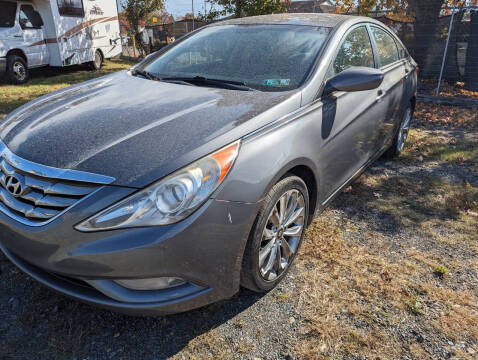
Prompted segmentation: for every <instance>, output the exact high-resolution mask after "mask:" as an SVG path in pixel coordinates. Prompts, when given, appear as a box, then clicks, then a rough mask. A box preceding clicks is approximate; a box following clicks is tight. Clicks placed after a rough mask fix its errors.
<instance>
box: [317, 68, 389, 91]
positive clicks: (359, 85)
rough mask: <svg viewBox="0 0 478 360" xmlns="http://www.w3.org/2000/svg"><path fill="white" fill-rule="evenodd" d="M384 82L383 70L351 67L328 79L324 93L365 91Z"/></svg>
mask: <svg viewBox="0 0 478 360" xmlns="http://www.w3.org/2000/svg"><path fill="white" fill-rule="evenodd" d="M382 82H383V72H381V71H380V70H377V69H372V68H367V67H351V68H349V69H347V70H344V71H342V72H341V73H340V74H338V75H336V76H334V77H333V78H332V79H330V80H328V81H327V83H326V84H325V88H324V95H325V96H327V95H330V94H331V93H333V92H334V91H347V92H352V91H365V90H373V89H376V88H378V87H379V86H380V85H381V84H382Z"/></svg>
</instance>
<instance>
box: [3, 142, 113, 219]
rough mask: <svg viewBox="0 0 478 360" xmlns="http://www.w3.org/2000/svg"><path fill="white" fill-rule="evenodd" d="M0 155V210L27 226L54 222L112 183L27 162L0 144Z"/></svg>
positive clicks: (109, 179)
mask: <svg viewBox="0 0 478 360" xmlns="http://www.w3.org/2000/svg"><path fill="white" fill-rule="evenodd" d="M0 152H1V157H0V210H1V211H2V212H4V213H6V214H7V215H9V216H11V217H13V218H15V219H17V220H19V221H21V222H23V223H26V224H28V225H42V224H45V223H46V222H49V221H51V220H53V219H54V218H56V217H57V216H59V215H61V214H62V213H64V212H65V211H66V210H68V209H69V208H70V207H72V206H73V205H75V204H76V203H77V202H79V201H81V200H82V199H83V198H85V197H86V196H88V195H90V194H91V193H93V192H94V191H96V190H97V189H99V188H100V187H101V186H102V185H103V184H106V183H110V182H112V181H113V180H114V179H112V178H109V177H105V176H102V175H95V174H90V173H85V172H80V171H74V170H62V169H56V168H51V167H48V166H44V165H40V164H36V163H32V162H29V161H27V160H24V159H21V158H20V157H18V156H16V155H14V154H12V153H11V152H10V151H9V150H8V149H7V148H6V147H5V145H4V144H3V143H1V142H0ZM82 179H84V180H91V181H81V180H82Z"/></svg>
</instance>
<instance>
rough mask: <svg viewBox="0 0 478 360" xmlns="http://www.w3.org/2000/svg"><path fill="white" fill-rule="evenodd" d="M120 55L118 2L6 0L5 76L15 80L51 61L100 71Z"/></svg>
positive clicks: (1, 5) (1, 43)
mask: <svg viewBox="0 0 478 360" xmlns="http://www.w3.org/2000/svg"><path fill="white" fill-rule="evenodd" d="M120 53H121V37H120V29H119V22H118V10H117V7H116V0H21V1H14V0H0V74H1V73H5V74H6V76H7V78H8V79H9V80H10V81H11V82H13V83H16V84H23V83H25V82H27V81H28V77H29V72H28V69H31V68H35V67H40V66H46V65H50V66H69V65H76V64H83V63H90V64H91V66H92V68H94V69H99V68H100V67H101V65H102V62H103V60H104V59H108V58H111V57H113V56H116V55H119V54H120Z"/></svg>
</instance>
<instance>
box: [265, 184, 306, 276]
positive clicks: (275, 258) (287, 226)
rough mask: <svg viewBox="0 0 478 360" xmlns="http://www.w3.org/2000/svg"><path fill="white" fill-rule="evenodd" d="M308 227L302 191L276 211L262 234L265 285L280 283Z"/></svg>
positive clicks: (287, 197)
mask: <svg viewBox="0 0 478 360" xmlns="http://www.w3.org/2000/svg"><path fill="white" fill-rule="evenodd" d="M304 224H305V201H304V196H303V195H302V194H301V193H300V192H299V191H298V190H289V191H287V192H286V193H284V194H283V195H282V196H281V197H280V198H279V200H278V201H277V203H276V204H275V206H274V207H273V208H272V210H271V212H270V214H269V217H268V219H267V222H266V226H265V228H264V231H263V233H262V241H261V246H260V250H259V269H260V274H261V276H262V278H263V279H264V280H265V281H274V280H276V279H277V278H278V277H279V276H280V275H281V274H282V273H283V272H284V271H285V270H286V269H287V268H288V267H289V265H290V263H291V261H292V258H293V256H294V254H295V253H296V251H297V249H298V245H299V243H300V239H301V236H302V233H303V231H304Z"/></svg>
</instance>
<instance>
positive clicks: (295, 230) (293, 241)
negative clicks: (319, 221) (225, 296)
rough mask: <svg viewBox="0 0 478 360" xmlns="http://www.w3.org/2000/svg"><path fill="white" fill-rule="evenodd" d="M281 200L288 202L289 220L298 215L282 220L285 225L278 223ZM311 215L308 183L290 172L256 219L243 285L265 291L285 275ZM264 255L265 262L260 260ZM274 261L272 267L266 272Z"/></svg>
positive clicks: (245, 256)
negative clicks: (289, 221) (288, 222)
mask: <svg viewBox="0 0 478 360" xmlns="http://www.w3.org/2000/svg"><path fill="white" fill-rule="evenodd" d="M287 196H289V198H288V197H287ZM287 199H289V201H288V200H287ZM294 199H296V200H295V202H294ZM281 200H284V202H283V204H285V202H287V203H288V204H289V206H287V207H283V208H284V209H286V210H287V211H286V212H285V214H286V219H287V216H288V215H291V214H295V215H296V218H295V220H293V221H292V223H290V224H287V220H286V221H282V226H281V227H279V226H277V225H278V223H279V221H278V220H279V216H280V213H281V211H280V206H281ZM294 203H295V205H293V204H294ZM283 213H284V212H283ZM308 214H309V193H308V190H307V186H306V184H305V183H304V181H303V180H302V179H301V178H299V177H297V176H294V175H292V174H287V175H286V177H284V178H283V179H282V180H280V181H279V182H278V183H277V184H276V185H274V186H273V187H272V189H271V190H270V191H269V193H268V194H267V195H266V197H265V198H264V201H263V204H262V207H261V209H260V210H259V214H258V215H257V218H256V221H255V222H254V226H253V228H252V230H251V234H250V236H249V240H248V243H247V245H246V249H245V252H244V258H243V262H242V270H241V285H242V286H243V287H245V288H247V289H249V290H252V291H256V292H266V291H269V290H271V289H273V288H274V287H275V286H276V285H277V284H278V283H279V282H280V281H281V280H282V279H283V278H284V276H285V275H286V274H287V272H288V271H289V269H290V267H291V265H292V263H293V261H294V259H295V257H296V256H297V252H298V250H299V248H300V245H301V244H302V240H303V238H304V233H305V229H306V228H307V220H308ZM277 215H279V216H277ZM289 219H291V216H289ZM284 225H285V227H284ZM299 227H300V229H299ZM266 229H267V230H266ZM288 233H289V234H294V235H288ZM261 254H262V261H260V259H259V258H260V256H261ZM274 254H275V256H274ZM279 258H280V263H279ZM271 259H273V260H271ZM272 261H273V262H272ZM271 262H272V267H271V268H270V270H269V271H267V269H268V268H269V267H270V264H271Z"/></svg>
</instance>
